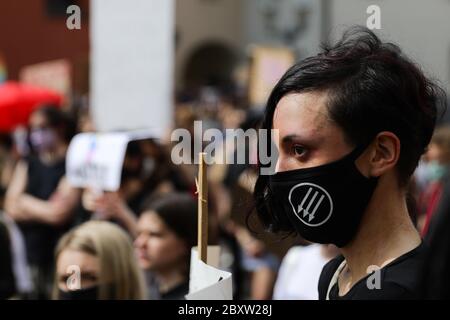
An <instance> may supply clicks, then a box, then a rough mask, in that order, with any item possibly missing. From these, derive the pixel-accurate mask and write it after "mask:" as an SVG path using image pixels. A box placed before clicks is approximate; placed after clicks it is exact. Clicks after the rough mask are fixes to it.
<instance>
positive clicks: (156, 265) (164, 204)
mask: <svg viewBox="0 0 450 320" xmlns="http://www.w3.org/2000/svg"><path fill="white" fill-rule="evenodd" d="M196 243H197V201H196V200H195V199H194V198H193V197H192V196H191V195H189V194H182V193H171V194H166V195H162V196H161V197H159V198H156V199H155V200H153V201H151V200H149V204H148V205H145V209H144V210H143V211H142V213H141V215H140V217H139V222H138V237H137V238H136V240H135V242H134V245H135V248H136V251H137V254H138V259H139V264H140V267H141V268H142V269H143V270H144V271H145V272H146V276H147V279H148V284H147V285H148V288H149V294H150V299H152V300H153V299H162V300H182V299H184V296H185V295H186V294H187V293H188V291H189V269H190V257H191V248H192V247H193V246H195V245H196Z"/></svg>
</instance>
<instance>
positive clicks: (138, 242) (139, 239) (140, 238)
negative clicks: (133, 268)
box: [134, 234, 145, 249]
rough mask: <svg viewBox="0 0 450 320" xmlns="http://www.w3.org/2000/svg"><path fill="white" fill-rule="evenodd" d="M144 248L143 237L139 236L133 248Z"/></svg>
mask: <svg viewBox="0 0 450 320" xmlns="http://www.w3.org/2000/svg"><path fill="white" fill-rule="evenodd" d="M144 246H145V237H144V236H143V235H142V234H140V235H138V236H137V238H136V239H135V240H134V247H135V248H138V249H139V248H142V247H144Z"/></svg>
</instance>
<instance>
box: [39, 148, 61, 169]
mask: <svg viewBox="0 0 450 320" xmlns="http://www.w3.org/2000/svg"><path fill="white" fill-rule="evenodd" d="M66 149H67V148H66V146H64V145H59V146H56V147H55V148H53V149H52V150H49V151H46V152H44V153H42V154H41V155H39V158H40V159H41V161H42V162H43V163H46V164H48V165H51V164H54V163H56V162H58V161H59V160H61V159H63V158H64V156H65V154H66Z"/></svg>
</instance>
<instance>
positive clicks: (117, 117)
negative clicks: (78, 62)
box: [90, 0, 175, 136]
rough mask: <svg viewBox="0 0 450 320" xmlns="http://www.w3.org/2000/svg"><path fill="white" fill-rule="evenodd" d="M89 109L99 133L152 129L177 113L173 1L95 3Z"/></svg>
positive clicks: (101, 0)
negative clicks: (174, 73) (175, 101)
mask: <svg viewBox="0 0 450 320" xmlns="http://www.w3.org/2000/svg"><path fill="white" fill-rule="evenodd" d="M90 4H91V18H90V21H91V25H90V39H91V73H90V74H91V81H90V83H91V90H90V91H91V95H90V97H91V106H92V115H93V119H94V123H95V126H96V128H97V129H98V130H99V131H101V132H105V131H112V130H136V129H145V128H154V129H157V130H159V136H162V135H163V134H164V133H165V131H166V130H167V129H168V128H169V127H170V126H171V122H172V113H173V108H172V107H173V101H172V99H173V89H172V87H173V84H172V81H173V72H172V71H173V70H172V68H173V61H174V58H173V52H174V48H173V47H174V42H175V41H174V26H175V22H174V11H175V5H174V0H133V1H123V0H92V1H91V2H90Z"/></svg>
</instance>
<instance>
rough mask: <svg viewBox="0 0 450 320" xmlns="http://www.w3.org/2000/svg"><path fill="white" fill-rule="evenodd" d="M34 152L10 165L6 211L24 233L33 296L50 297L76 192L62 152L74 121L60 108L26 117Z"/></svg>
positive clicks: (65, 148) (44, 110)
mask: <svg viewBox="0 0 450 320" xmlns="http://www.w3.org/2000/svg"><path fill="white" fill-rule="evenodd" d="M29 127H30V135H29V139H30V142H31V150H32V153H30V154H29V156H27V157H26V158H23V159H21V160H20V161H19V162H18V163H17V165H16V167H15V170H14V174H13V176H12V179H11V182H10V184H9V186H8V190H7V192H6V198H5V212H6V214H8V215H9V216H10V217H11V218H12V219H13V220H14V221H15V222H16V223H17V224H18V226H19V228H20V230H21V232H22V233H23V236H24V238H25V247H26V252H27V260H28V263H29V265H30V268H31V275H32V279H33V284H34V290H33V295H32V297H31V298H48V296H49V293H50V289H51V275H52V267H53V251H54V248H55V245H56V242H57V241H58V239H59V237H60V236H61V234H62V233H63V232H64V231H65V230H67V228H68V225H69V223H70V220H71V218H72V213H73V209H74V208H75V206H76V205H77V203H78V201H79V192H78V191H77V190H76V189H74V188H72V187H71V186H70V185H69V184H68V182H67V180H66V178H65V156H66V150H67V146H68V143H69V141H70V139H71V138H72V135H73V133H74V132H73V124H72V122H71V121H70V120H69V119H68V118H67V116H66V115H65V114H64V113H63V112H62V111H60V110H59V109H57V108H55V107H51V106H45V107H42V108H39V109H37V110H36V111H35V112H33V114H32V115H31V117H30V120H29Z"/></svg>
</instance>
